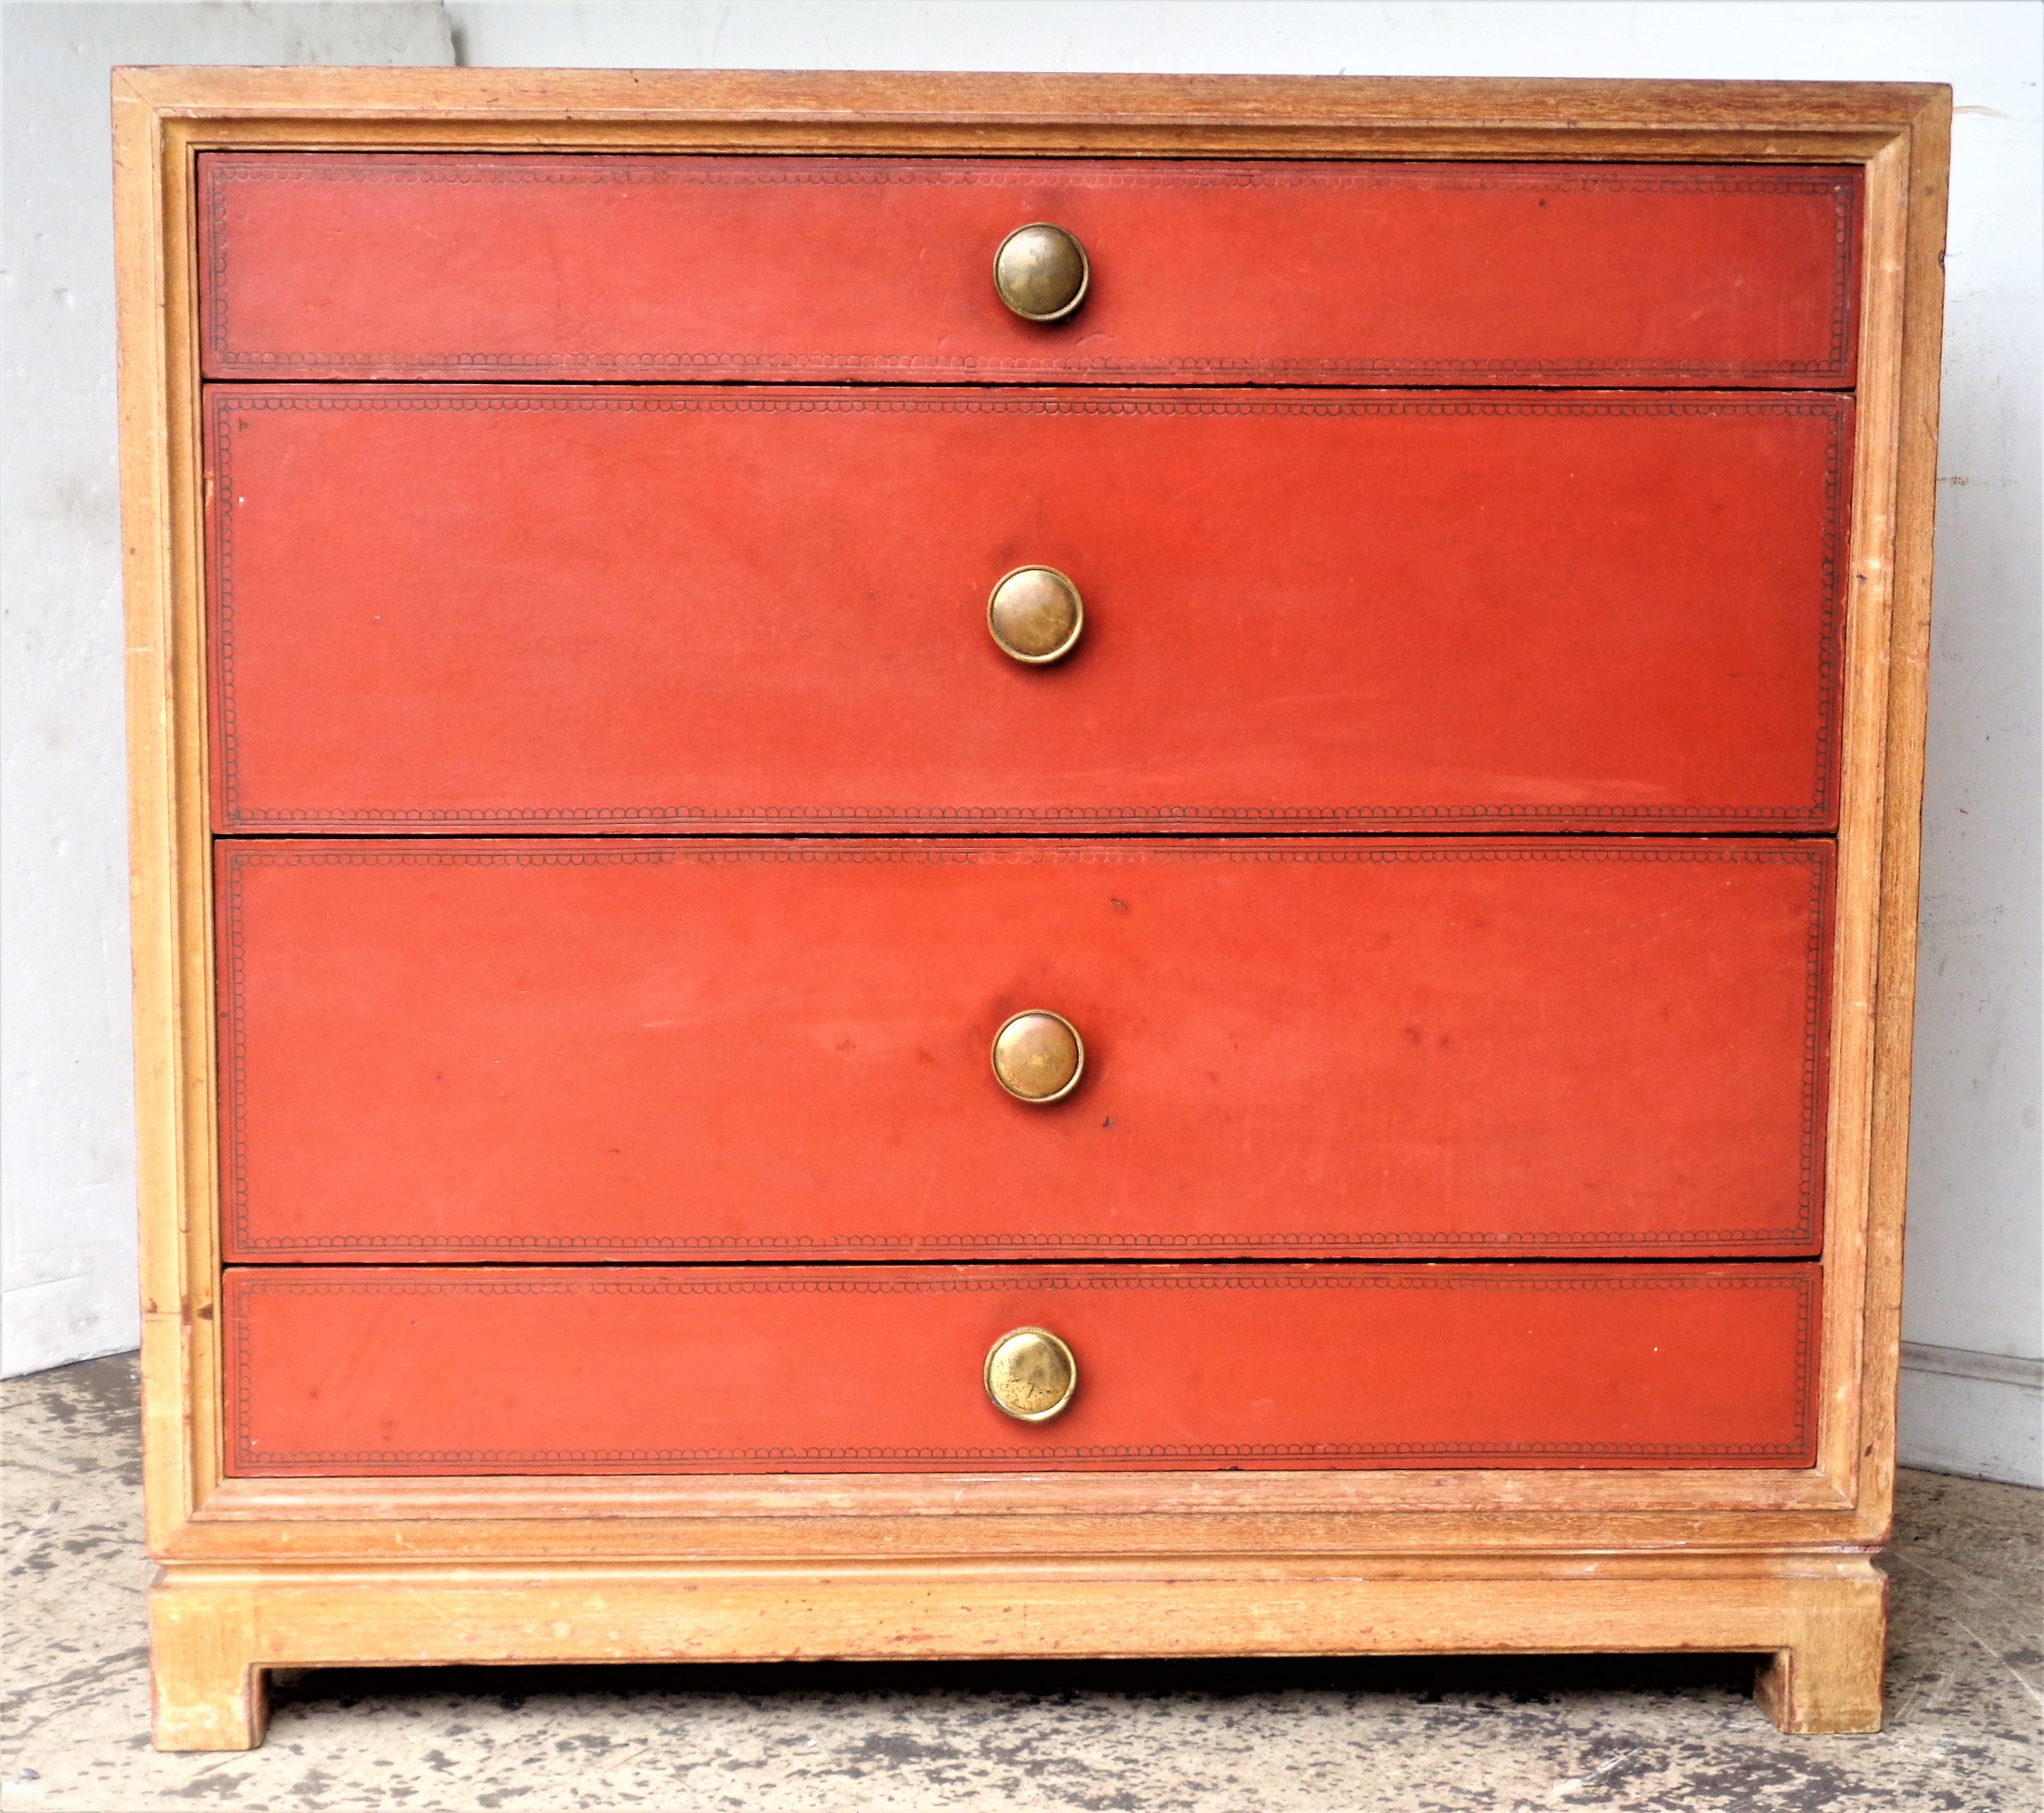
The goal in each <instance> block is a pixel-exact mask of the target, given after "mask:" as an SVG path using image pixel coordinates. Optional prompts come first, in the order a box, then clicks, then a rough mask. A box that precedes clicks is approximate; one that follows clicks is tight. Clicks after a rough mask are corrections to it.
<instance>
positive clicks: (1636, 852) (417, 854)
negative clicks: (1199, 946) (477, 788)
mask: <svg viewBox="0 0 2044 1813" xmlns="http://www.w3.org/2000/svg"><path fill="white" fill-rule="evenodd" d="M221 851H222V852H223V854H224V856H225V875H224V877H223V885H222V887H221V892H220V902H219V905H220V939H219V962H220V966H221V982H222V984H223V986H222V987H221V989H220V997H221V998H220V1020H221V1025H220V1043H221V1058H222V1063H221V1139H222V1145H223V1147H224V1150H223V1152H222V1159H223V1164H222V1170H223V1173H224V1176H223V1178H222V1185H223V1194H224V1197H225V1204H224V1206H225V1210H226V1212H227V1215H228V1217H229V1223H230V1224H231V1226H232V1228H233V1231H234V1250H235V1251H236V1253H237V1254H282V1253H305V1252H317V1253H328V1254H331V1253H335V1252H343V1251H344V1252H349V1253H354V1254H361V1255H363V1256H364V1257H365V1258H378V1257H382V1256H384V1255H388V1254H405V1255H410V1254H416V1253H419V1252H422V1251H423V1252H429V1253H432V1254H469V1255H496V1254H504V1253H505V1252H543V1253H548V1254H564V1253H575V1254H609V1253H617V1252H620V1251H624V1252H629V1253H632V1254H668V1253H672V1254H705V1253H709V1254H726V1255H735V1254H759V1253H771V1254H777V1255H779V1256H782V1257H786V1256H790V1255H810V1254H843V1253H844V1252H846V1251H847V1250H854V1251H858V1252H860V1253H870V1254H879V1255H883V1256H886V1257H889V1258H912V1257H916V1256H926V1257H927V1256H931V1255H940V1254H951V1253H968V1254H1004V1255H1005V1254H1018V1253H1023V1252H1027V1251H1032V1250H1034V1251H1049V1250H1055V1251H1058V1252H1061V1253H1084V1254H1102V1255H1105V1254H1128V1253H1170V1254H1186V1253H1197V1252H1201V1251H1205V1252H1220V1253H1225V1254H1228V1255H1230V1256H1233V1255H1235V1254H1255V1253H1274V1252H1275V1253H1287V1252H1305V1251H1311V1252H1336V1251H1340V1252H1349V1253H1369V1252H1374V1251H1382V1250H1386V1249H1392V1250H1396V1249H1399V1248H1407V1249H1410V1248H1415V1247H1416V1248H1422V1249H1427V1250H1444V1251H1450V1252H1452V1251H1454V1250H1456V1249H1457V1248H1459V1247H1467V1248H1472V1249H1481V1250H1483V1251H1485V1252H1488V1253H1498V1252H1512V1253H1516V1254H1524V1253H1525V1252H1526V1251H1527V1250H1528V1249H1529V1248H1532V1247H1548V1248H1566V1249H1569V1250H1574V1251H1577V1252H1624V1253H1637V1252H1639V1250H1642V1248H1648V1247H1658V1248H1659V1249H1661V1250H1663V1251H1681V1252H1692V1251H1695V1250H1698V1249H1721V1248H1723V1247H1726V1246H1766V1247H1769V1248H1770V1249H1773V1250H1779V1249H1780V1248H1781V1246H1782V1245H1783V1244H1784V1243H1808V1242H1810V1241H1812V1240H1813V1239H1815V1236H1816V1235H1817V1232H1818V1231H1819V1223H1820V1220H1821V1216H1822V1211H1823V1189H1822V1180H1823V1133H1824V1127H1823V1118H1824V1116H1823V1109H1824V1099H1825V1093H1826V1090H1825V1081H1826V1065H1825V1052H1826V1048H1827V1047H1826V1037H1825V1030H1826V1015H1827V1007H1828V1005H1829V1002H1828V995H1829V989H1828V987H1827V983H1828V980H1829V971H1830V943H1829V940H1828V938H1827V931H1828V930H1829V926H1830V920H1831V914H1830V903H1831V865H1830V863H1829V862H1828V861H1827V859H1826V858H1827V855H1828V853H1829V846H1828V845H1822V846H1813V847H1800V848H1798V847H1784V848H1779V849H1755V848H1753V847H1750V846H1749V847H1731V848H1727V847H1723V846H1721V845H1692V844H1690V845H1678V846H1667V847H1660V848H1655V849H1647V850H1642V849H1638V848H1631V849H1627V848H1622V847H1614V848H1603V847H1583V846H1580V845H1579V846H1576V847H1569V848H1562V849H1553V848H1526V847H1516V848H1509V849H1497V848H1469V847H1440V848H1433V849H1423V850H1415V849H1409V848H1408V849H1395V850H1386V849H1381V848H1376V847H1361V848H1352V847H1351V848H1327V847H1315V848H1309V849H1308V848H1300V847H1296V846H1288V845H1278V846H1274V847H1273V846H1269V845H1263V846H1249V847H1228V848H1226V849H1219V850H1217V849H1215V848H1212V847H1201V846H1198V845H1190V846H1188V845H1178V844H1155V843H1140V844H1134V845H1126V844H1124V845H1119V846H1112V847H1105V848H1103V847H1101V846H1099V845H1097V844H1081V845H1059V844H1051V843H1032V844H1027V845H1020V846H1014V845H1010V846H993V845H986V844H969V843H968V844H953V845H943V846H903V845H893V844H878V845H876V844H870V843H816V844H813V845H808V846H804V847H793V848H791V847H789V846H787V845H785V844H750V845H747V844H743V843H731V844H724V845H720V846H718V847H714V848H708V849H705V848H702V847H690V846H688V845H676V846H674V847H669V848H665V849H651V850H607V849H602V848H590V847H582V848H580V849H574V850H561V849H559V848H555V849H551V850H548V849H546V848H545V847H544V846H542V847H531V848H528V849H525V850H521V851H482V850H476V849H474V848H462V847H454V848H451V849H449V848H445V847H440V848H434V849H416V848H413V849H407V848H392V849H384V850H349V851H321V850H305V849H302V848H294V847H290V846H286V845H273V844H263V843H251V844H231V843H223V844H222V845H221ZM1216 859H1220V860H1224V861H1228V862H1338V863H1361V864H1370V863H1390V862H1726V863H1739V862H1756V863H1762V864H1781V863H1796V862H1801V863H1807V864H1808V866H1809V868H1810V896H1809V930H1808V939H1807V941H1806V943H1805V963H1804V1027H1803V1063H1802V1070H1803V1115H1802V1137H1801V1140H1800V1147H1799V1158H1800V1163H1799V1168H1798V1175H1797V1185H1796V1221H1795V1223H1794V1225H1793V1226H1792V1227H1768V1228H1750V1227H1744V1228H1708V1229H1688V1230H1680V1231H1676V1230H1670V1231H1659V1232H1644V1233H1642V1232H1633V1233H1627V1234H1606V1233H1586V1232H1584V1231H1581V1230H1565V1231H1559V1232H1527V1233H1521V1234H1516V1235H1512V1236H1511V1237H1510V1238H1509V1239H1508V1240H1500V1239H1498V1238H1497V1237H1496V1235H1494V1234H1473V1233H1457V1232H1455V1231H1452V1230H1448V1231H1440V1230H1435V1231H1424V1232H1398V1231H1371V1232H1368V1233H1331V1234H1296V1233H1295V1234H1281V1233H1265V1234H1262V1235H1255V1236H1253V1237H1252V1236H1248V1235H1163V1234H1151V1235H1043V1234H1026V1235H1024V1234H1009V1235H930V1236H924V1237H917V1238H904V1237H901V1236H888V1235H839V1236H836V1237H832V1238H829V1239H803V1238H801V1237H797V1236H794V1235H759V1236H755V1237H751V1238H744V1237H740V1236H736V1235H701V1236H692V1235H670V1236H665V1237H655V1236H651V1235H636V1236H629V1237H624V1238H617V1237H612V1238H609V1239H577V1238H575V1237H574V1236H571V1235H510V1236H501V1235H500V1236H497V1237H494V1238H485V1237H479V1236H462V1235H452V1236H439V1237H431V1238H428V1237H427V1236H424V1235H417V1236H404V1235H398V1236H393V1235H377V1236H375V1237H374V1238H365V1237H363V1236H359V1235H355V1236H350V1235H303V1236H298V1237H294V1238H279V1237H263V1236H259V1235H255V1234H254V1233H252V1231H251V1230H250V1227H249V1222H250V1188H249V1181H248V1126H247V1068H248V1043H247V1033H246V1030H245V1028H246V1001H245V995H246V988H247V978H246V974H245V966H246V955H245V951H244V936H243V931H242V924H241V920H242V911H243V903H242V878H243V875H244V872H245V871H246V870H248V868H249V867H250V866H256V865H267V866H271V867H284V868H320V867H356V866H368V867H378V866H380V867H419V866H425V867H431V866H515V867H554V866H562V867H573V866H603V865H632V864H650V865H656V866H665V865H670V864H674V863H686V864H691V865H701V866H712V865H715V864H717V863H721V862H843V863H859V862H900V863H910V864H922V865H932V866H941V865H947V864H970V863H974V862H987V863H997V862H1010V863H1025V864H1026V863H1045V862H1048V863H1085V862H1180V863H1188V862H1213V861H1215V860H1216Z"/></svg>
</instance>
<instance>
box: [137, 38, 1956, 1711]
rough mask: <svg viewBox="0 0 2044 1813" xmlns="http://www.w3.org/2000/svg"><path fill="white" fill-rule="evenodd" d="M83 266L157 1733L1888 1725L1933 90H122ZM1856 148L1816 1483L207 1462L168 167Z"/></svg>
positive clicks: (303, 76) (1928, 382) (198, 957)
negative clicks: (1216, 1661) (1433, 1673)
mask: <svg viewBox="0 0 2044 1813" xmlns="http://www.w3.org/2000/svg"><path fill="white" fill-rule="evenodd" d="M1950 118H1951V97H1950V90H1948V89H1946V88H1943V87H1934V86H1904V85H1899V84H1880V85H1876V84H1851V83H1647V82H1638V83H1622V82H1519V81H1493V82H1474V81H1406V80H1392V81H1379V80H1362V79H1293V78H1285V79H1263V78H1234V77H1208V78H1180V77H1124V76H1055V75H790V74H751V73H743V74H701V73H682V72H671V71H659V72H652V71H640V72H604V73H592V72H589V71H480V70H437V69H436V70H363V69H221V68H194V69H123V70H117V71H114V73H113V119H114V141H115V156H116V194H117V217H118V226H117V263H118V275H119V283H120V302H121V308H120V326H121V345H120V361H121V498H122V525H123V527H122V532H123V538H124V543H125V550H124V551H125V578H126V589H127V613H128V616H127V621H128V630H127V649H128V685H129V720H128V721H129V751H130V753H129V765H130V778H131V786H132V798H133V805H132V816H131V839H132V844H131V848H132V862H133V903H134V964H135V1020H136V1096H137V1111H138V1116H139V1120H140V1197H141V1220H142V1291H143V1349H142V1366H143V1386H144V1473H145V1478H146V1492H147V1499H148V1546H149V1551H150V1554H152V1557H154V1558H155V1559H156V1561H158V1562H159V1565H160V1571H159V1573H158V1576H157V1580H156V1587H155V1589H154V1593H153V1596H152V1623H153V1652H154V1671H155V1685H156V1742H157V1743H158V1744H159V1746H163V1747H165V1748H168V1749H181V1750H233V1749H245V1748H248V1747H249V1746H252V1745H254V1744H256V1743H258V1742H260V1741H261V1738H262V1734H263V1723H264V1718H265V1700H264V1692H263V1682H264V1674H265V1671H266V1670H268V1669H275V1668H279V1667H290V1666H303V1665H321V1664H380V1663H429V1662H446V1661H552V1662H561V1661H632V1660H650V1659H658V1658H673V1659H738V1658H770V1657H774V1658H778V1657H884V1656H895V1657H900V1656H920V1657H965V1656H1019V1655H1063V1656H1091V1657H1098V1656H1113V1655H1127V1654H1144V1655H1161V1654H1207V1655H1245V1654H1262V1655H1278V1654H1312V1653H1338V1654H1368V1653H1401V1652H1404V1653H1409V1652H1420V1651H1440V1650H1462V1651H1492V1652H1496V1651H1509V1650H1518V1651H1561V1650H1685V1649H1686V1650H1747V1651H1754V1652H1757V1653H1758V1654H1760V1655H1761V1656H1762V1657H1763V1658H1764V1659H1763V1661H1762V1666H1761V1669H1760V1674H1759V1692H1760V1696H1761V1698H1762V1702H1763V1704H1765V1706H1766V1707H1768V1709H1769V1711H1771V1712H1772V1713H1773V1716H1774V1717H1775V1719H1777V1721H1778V1722H1779V1723H1781V1726H1782V1727H1783V1728H1784V1729H1785V1730H1797V1731H1835V1730H1873V1729H1875V1728H1877V1726H1878V1724H1879V1721H1880V1714H1881V1648H1882V1642H1883V1634H1884V1628H1885V1585H1884V1582H1883V1580H1882V1577H1881V1575H1880V1574H1879V1573H1877V1571H1876V1570H1875V1569H1874V1568H1873V1565H1872V1561H1871V1559H1870V1557H1871V1555H1872V1553H1873V1551H1874V1550H1876V1549H1877V1548H1878V1547H1879V1546H1880V1545H1881V1542H1883V1541H1884V1540H1885V1538H1886V1536H1887V1534H1888V1523H1889V1511H1890V1504H1891V1498H1892V1485H1893V1472H1894V1421H1895V1417H1894V1408H1895V1380H1896V1354H1897V1340H1898V1310H1899V1304H1900V1288H1901V1237H1902V1220H1903V1198H1904V1173H1905V1167H1906V1162H1907V1157H1908V1151H1907V1142H1908V1095H1909V1058H1910V1033H1911V995H1912V982H1913V972H1914V964H1915V930H1916V897H1917V863H1918V852H1919V809H1920V803H1921V798H1922V770H1923V724H1924V705H1925V677H1926V669H1927V656H1928V651H1929V619H1930V596H1931V517H1932V507H1933V501H1934V482H1935V459H1936V451H1935V450H1936V431H1937V409H1938V363H1939V340H1940V330H1941V323H1942V306H1943V278H1942V264H1943V245H1944V223H1945V181H1946V167H1947V159H1948V152H1949V144H1950ZM226 147H232V148H240V149H244V150H245V149H250V148H279V149H283V148H289V149H293V150H305V149H321V148H333V149H336V150H359V149H362V148H368V147H381V148H403V149H412V148H432V147H446V148H460V149H466V150H505V151H513V150H518V151H529V150H534V149H542V148H574V149H577V150H583V151H641V152H644V151H690V152H717V151H729V152H740V151H743V152H840V153H846V152H897V153H917V152H922V153H933V154H934V153H948V154H957V153H977V154H983V155H990V156H1001V155H1004V154H1011V155H1012V154H1024V153H1027V154H1031V155H1038V156H1041V155H1047V154H1055V153H1082V154H1086V155H1092V156H1119V157H1142V156H1165V155H1171V156H1206V155H1213V156H1219V155H1225V156H1230V157H1244V156H1272V157H1299V156H1312V157H1347V158H1365V157H1367V158H1387V157H1396V158H1443V159H1450V158H1493V159H1495V158H1541V159H1627V160H1635V161H1638V160H1682V161H1690V160H1700V161H1727V162H1740V163H1768V162H1788V163H1858V164H1860V165H1862V166H1864V167H1865V172H1866V198H1865V199H1866V205H1865V233H1866V239H1865V263H1864V273H1865V275H1864V282H1865V293H1864V296H1863V304H1864V306H1863V308H1862V310H1861V348H1860V364H1859V371H1860V378H1859V388H1858V394H1859V417H1858V419H1859V431H1858V451H1857V454H1856V466H1855V471H1854V508H1853V520H1852V541H1851V548H1850V586H1851V594H1850V609H1849V613H1848V622H1847V639H1848V647H1847V656H1846V677H1845V686H1846V707H1845V715H1844V731H1843V781H1842V806H1841V813H1842V816H1841V820H1840V827H1839V832H1838V916H1837V943H1836V950H1835V971H1834V974H1835V1005H1834V1009H1833V1024H1832V1028H1831V1034H1832V1052H1833V1058H1832V1063H1831V1100H1830V1104H1829V1115H1828V1131H1827V1141H1828V1150H1827V1171H1828V1187H1827V1196H1828V1204H1829V1206H1828V1209H1827V1216H1828V1220H1827V1234H1826V1245H1825V1265H1826V1275H1827V1287H1826V1291H1825V1313H1824V1321H1823V1338H1822V1361H1821V1365H1822V1375H1821V1378H1822V1385H1821V1392H1822V1408H1821V1415H1820V1427H1819V1448H1818V1462H1817V1465H1815V1467H1814V1468H1812V1469H1808V1470H1807V1471H1797V1472H1785V1471H1773V1472H1725V1473H1709V1472H1697V1471H1693V1470H1682V1471H1667V1472H1633V1471H1627V1472H1602V1473H1600V1472H1593V1471H1571V1472H1550V1473H1539V1472H1517V1471H1504V1470H1500V1471H1476V1472H1460V1471H1447V1472H1418V1471H1415V1472H1358V1473H1215V1474H1210V1475H1204V1476H1202V1475H1200V1474H1196V1473H1163V1474H1148V1475H1146V1474H1139V1473H1079V1474H1046V1475H1043V1476H1037V1477H1014V1476H1005V1477H985V1476H974V1475H970V1474H966V1475H945V1476H932V1475H928V1474H918V1475H912V1476H898V1475H868V1476H863V1477H846V1476H843V1475H835V1476H829V1477H793V1476H790V1477H748V1478H714V1477H651V1478H632V1479H619V1478H586V1479H509V1478H497V1479H448V1480H430V1479H392V1480H364V1479H356V1480H349V1479H319V1480H314V1479H307V1480H290V1481H279V1480H230V1479H226V1478H225V1477H223V1467H222V1458H221V1414H220V1406H221V1364H220V1342H219V1335H218V1325H217V1304H218V1296H219V1279H220V1258H219V1251H218V1241H217V1198H216V1177H217V1171H216V1154H215V1138H214V1130H215V1127H216V1125H217V1120H216V1116H215V1112H214V1109H215V1101H214V1092H215V1088H216V1073H215V1058H214V1051H213V982H212V976H213V944H212V931H211V922H212V915H211V906H212V903H211V899H210V893H209V889H210V876H211V872H212V870H211V864H210V862H209V860H208V847H209V824H208V820H207V789H206V673H205V647H206V638H205V633H204V625H203V612H204V587H203V583H202V516H203V503H204V498H203V484H204V480H203V471H204V468H203V464H202V459H201V456H200V444H199V414H198V402H199V367H198V318H197V313H196V296H197V283H198V272H197V269H196V266H195V260H194V253H195V248H196V241H197V227H196V220H195V214H194V175H195V171H194V157H195V155H196V154H197V153H198V152H200V151H202V150H206V149H210V148H226Z"/></svg>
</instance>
